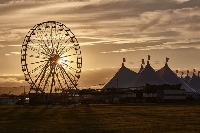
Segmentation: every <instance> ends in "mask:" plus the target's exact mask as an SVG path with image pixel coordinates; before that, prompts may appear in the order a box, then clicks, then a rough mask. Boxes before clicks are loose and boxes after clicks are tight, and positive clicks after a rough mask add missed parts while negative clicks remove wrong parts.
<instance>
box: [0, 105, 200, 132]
mask: <svg viewBox="0 0 200 133" xmlns="http://www.w3.org/2000/svg"><path fill="white" fill-rule="evenodd" d="M0 132H1V133H4V132H5V133H10V132H11V133H12V132H13V133H16V132H19V133H23V132H30V133H31V132H32V133H46V132H52V133H54V132H67V133H73V132H75V133H89V132H91V133H118V132H119V133H129V132H134V133H136V132H141V133H143V132H152V133H155V132H158V133H164V132H169V133H173V132H174V133H177V132H178V133H181V132H183V133H192V132H194V133H195V132H196V133H199V132H200V105H198V104H192V105H188V104H187V105H186V104H185V105H184V104H179V105H178V104H174V105H172V104H171V105H170V104H134V105H120V106H117V105H69V106H61V105H47V106H0Z"/></svg>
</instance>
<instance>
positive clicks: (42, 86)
mask: <svg viewBox="0 0 200 133" xmlns="http://www.w3.org/2000/svg"><path fill="white" fill-rule="evenodd" d="M21 65H22V71H23V72H24V76H25V80H26V81H28V83H29V84H30V86H31V90H35V91H36V92H45V93H52V92H63V91H65V90H69V89H77V85H78V79H79V78H80V73H81V67H82V56H81V50H80V46H79V43H78V41H77V39H76V37H75V35H74V34H73V33H72V32H71V30H70V29H69V28H67V27H66V26H65V25H64V24H62V23H59V22H55V21H48V22H43V23H40V24H37V25H35V26H34V27H33V28H32V29H30V31H29V32H28V34H27V35H26V36H25V39H24V42H23V45H22V49H21Z"/></svg>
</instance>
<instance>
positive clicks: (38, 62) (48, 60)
mask: <svg viewBox="0 0 200 133" xmlns="http://www.w3.org/2000/svg"><path fill="white" fill-rule="evenodd" d="M46 61H49V60H42V61H36V62H33V63H30V64H38V63H41V62H46Z"/></svg>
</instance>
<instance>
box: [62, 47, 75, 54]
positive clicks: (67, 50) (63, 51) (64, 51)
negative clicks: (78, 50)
mask: <svg viewBox="0 0 200 133" xmlns="http://www.w3.org/2000/svg"><path fill="white" fill-rule="evenodd" d="M65 48H66V46H65ZM65 48H64V49H65ZM73 48H74V46H70V47H69V48H68V49H66V50H64V49H62V51H61V52H60V53H59V55H63V54H64V53H67V52H69V51H70V50H71V49H73Z"/></svg>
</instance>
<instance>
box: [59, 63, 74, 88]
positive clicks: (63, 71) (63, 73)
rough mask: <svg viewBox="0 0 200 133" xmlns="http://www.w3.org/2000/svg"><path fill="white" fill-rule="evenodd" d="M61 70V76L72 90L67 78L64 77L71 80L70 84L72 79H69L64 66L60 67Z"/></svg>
mask: <svg viewBox="0 0 200 133" xmlns="http://www.w3.org/2000/svg"><path fill="white" fill-rule="evenodd" d="M60 69H61V71H62V72H61V74H62V75H63V78H64V79H65V84H66V85H67V87H68V88H70V86H69V84H68V82H67V81H66V77H65V76H64V75H66V76H67V79H69V81H70V82H72V81H71V79H70V78H68V75H67V73H66V71H65V69H64V68H63V67H62V66H60Z"/></svg>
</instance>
